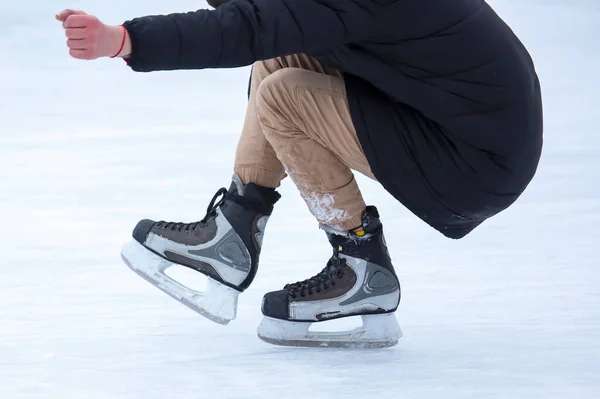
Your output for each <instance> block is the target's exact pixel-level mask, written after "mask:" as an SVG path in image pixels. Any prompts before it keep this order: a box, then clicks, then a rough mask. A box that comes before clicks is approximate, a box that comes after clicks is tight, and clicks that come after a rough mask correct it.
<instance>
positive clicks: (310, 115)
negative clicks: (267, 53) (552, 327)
mask: <svg viewBox="0 0 600 399" xmlns="http://www.w3.org/2000/svg"><path fill="white" fill-rule="evenodd" d="M351 169H354V170H357V171H359V172H361V173H363V174H364V175H366V176H368V177H370V178H374V177H373V174H372V172H371V169H370V167H369V164H368V162H367V159H366V157H365V155H364V153H363V151H362V149H361V147H360V143H359V142H358V139H357V137H356V131H355V130H354V125H353V123H352V120H351V117H350V112H349V108H348V103H347V99H346V90H345V86H344V81H343V79H342V78H341V75H340V73H339V72H338V71H336V70H333V69H328V68H324V67H323V66H321V65H320V64H319V62H318V61H316V60H315V59H314V58H311V57H309V56H306V55H293V56H287V57H281V58H276V59H272V60H268V61H262V62H258V63H256V64H255V65H254V67H253V72H252V86H251V91H250V101H249V103H248V110H247V113H246V121H245V124H244V129H243V132H242V136H241V138H240V142H239V144H238V148H237V152H236V162H235V173H237V174H238V175H239V176H240V177H241V178H242V181H244V183H249V182H253V183H256V184H259V185H262V186H266V187H277V186H279V184H280V182H281V180H282V179H283V178H284V176H285V174H286V173H287V174H288V175H289V176H290V177H291V179H292V180H293V181H294V183H295V184H296V186H297V187H298V189H299V191H300V194H301V195H302V197H303V198H304V200H305V201H306V203H307V205H308V208H309V210H310V211H311V213H312V214H313V215H314V216H315V217H316V218H317V220H318V221H319V222H320V223H322V224H324V225H327V226H329V227H333V228H335V229H340V230H349V229H352V228H355V227H357V226H360V224H361V215H362V212H363V211H364V209H365V202H364V200H363V198H362V195H361V193H360V190H359V188H358V185H357V183H356V180H355V179H354V175H353V174H352V171H351Z"/></svg>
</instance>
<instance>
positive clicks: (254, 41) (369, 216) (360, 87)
mask: <svg viewBox="0 0 600 399" xmlns="http://www.w3.org/2000/svg"><path fill="white" fill-rule="evenodd" d="M210 4H211V5H212V6H214V7H217V6H218V7H217V8H216V9H211V10H198V11H195V12H189V13H178V14H171V15H162V16H160V15H157V16H146V17H142V18H136V19H133V20H130V21H126V22H124V23H123V24H122V25H115V26H113V25H105V24H103V23H102V22H100V21H99V20H98V19H97V18H96V17H93V16H91V15H86V14H85V13H83V12H80V11H73V10H65V11H62V12H61V13H59V14H58V15H57V16H56V18H57V19H58V20H59V21H62V22H63V26H64V28H65V32H66V35H67V37H68V41H67V46H68V48H69V52H70V54H71V56H73V57H75V58H78V59H86V60H90V59H95V58H98V57H113V58H116V57H120V58H124V59H125V60H126V62H127V64H128V65H129V67H131V68H132V69H133V70H134V71H138V72H150V71H160V70H179V69H205V68H235V67H240V66H247V65H253V68H252V76H251V82H250V90H249V102H248V106H247V110H246V119H245V123H244V126H243V128H242V131H241V135H240V139H239V144H238V146H237V151H236V156H235V164H234V165H233V173H234V175H233V180H232V182H231V186H230V187H229V189H225V188H222V189H220V190H218V191H217V193H216V194H215V196H214V198H213V199H212V201H211V202H210V204H209V206H208V210H207V213H206V215H205V216H204V218H203V219H202V220H199V221H194V222H193V223H179V222H166V221H158V222H155V221H153V220H142V221H140V222H139V223H138V225H137V226H136V227H135V229H134V230H133V240H132V242H131V243H130V244H127V245H126V246H125V247H124V248H123V251H122V256H123V259H124V260H125V262H126V263H127V264H128V265H129V266H130V267H131V268H132V269H133V270H134V271H136V272H137V273H138V274H140V275H141V276H142V277H144V278H145V279H147V280H148V281H150V282H151V283H152V284H154V285H156V286H157V287H158V288H160V289H161V290H163V291H165V292H166V293H168V294H169V295H171V296H173V297H174V298H175V299H177V300H179V301H180V302H182V303H184V304H185V305H187V306H189V307H190V308H192V309H194V310H196V311H197V312H199V313H200V314H203V315H204V316H206V317H208V318H210V319H211V320H213V321H216V322H218V323H222V324H227V323H228V322H229V321H230V320H232V319H234V318H235V316H236V307H237V299H238V295H239V294H240V293H241V292H243V291H244V290H245V289H247V288H248V287H249V286H250V284H251V283H252V280H253V279H254V277H255V275H256V272H257V269H258V265H259V254H260V251H261V244H262V241H263V235H264V234H265V230H266V227H267V221H268V219H269V216H270V215H271V213H272V212H273V209H274V206H275V204H276V203H277V201H278V200H279V198H280V195H279V194H278V193H277V191H276V189H277V188H278V187H279V185H280V184H281V183H282V181H283V180H284V178H285V177H286V176H289V178H290V180H291V181H292V182H293V183H294V184H295V185H296V187H297V188H298V191H299V193H300V195H301V196H302V197H303V198H304V200H305V202H306V204H307V205H308V209H309V210H310V211H311V213H312V214H313V215H314V217H315V218H316V219H317V221H318V223H319V226H320V227H321V228H322V229H323V230H324V231H325V233H326V236H327V238H328V240H329V242H330V243H331V246H332V249H333V255H332V256H331V258H330V259H329V261H328V262H327V264H326V266H325V268H324V269H323V270H322V271H321V272H319V273H318V274H316V275H315V276H313V277H311V278H308V279H306V280H304V281H300V282H297V283H293V284H288V285H286V286H285V287H284V288H283V289H281V290H278V291H274V292H269V293H267V294H266V295H265V296H264V299H263V302H262V313H263V314H264V316H265V317H264V319H263V321H262V323H261V325H260V327H259V329H258V335H259V336H260V338H261V339H263V340H264V341H267V342H270V343H274V344H280V345H300V346H311V345H312V346H352V347H385V346H392V345H395V344H396V343H397V342H398V339H399V337H400V336H401V331H400V328H399V326H398V323H397V321H396V317H395V312H396V309H397V308H398V304H399V302H400V284H399V282H398V278H397V275H396V272H395V271H394V267H393V265H392V261H391V259H390V256H389V254H388V250H387V247H386V242H385V239H384V235H383V229H382V223H381V221H380V216H379V213H378V211H377V209H376V208H375V207H374V206H367V205H366V204H365V202H364V200H363V197H362V195H361V192H360V189H359V187H358V185H357V183H356V180H355V178H354V174H353V171H357V172H359V173H362V174H363V175H365V176H368V177H369V178H371V179H374V180H376V181H378V182H379V183H380V184H381V185H383V187H384V188H385V189H386V190H387V191H388V192H389V193H390V194H391V195H393V196H394V197H395V198H396V199H397V200H398V201H399V202H400V203H402V204H403V205H404V206H405V207H407V208H408V209H409V210H410V211H412V212H413V213H414V214H415V215H416V216H417V217H419V218H420V219H422V220H423V221H424V222H425V223H427V224H429V225H430V226H431V227H432V228H434V229H436V230H438V231H439V232H440V233H442V234H443V235H445V236H447V237H449V238H452V239H459V238H462V237H464V236H465V235H467V234H469V233H470V232H471V231H473V230H474V229H475V228H476V227H477V226H479V225H480V224H481V223H482V222H484V221H485V220H486V219H488V218H490V217H492V216H494V215H496V214H498V213H499V212H501V211H503V210H504V209H506V208H507V207H509V206H510V205H511V204H513V203H514V201H515V200H517V198H518V197H519V196H520V195H521V194H522V193H523V191H524V190H525V189H526V187H527V186H528V184H529V183H530V181H531V180H532V178H533V176H534V175H535V172H536V169H537V165H538V162H539V159H540V155H541V150H542V104H541V94H540V85H539V81H538V78H537V75H536V72H535V68H534V64H533V62H532V59H531V57H530V55H529V54H528V51H527V50H526V48H525V47H524V46H523V44H522V43H521V42H520V40H519V39H518V38H517V36H516V35H515V34H514V33H513V32H512V31H511V29H510V28H509V27H508V26H507V25H506V24H505V23H504V22H503V21H502V19H501V18H500V17H499V16H498V15H497V14H496V13H495V12H494V11H493V10H492V8H491V7H490V6H489V5H488V4H487V3H486V2H485V1H483V0H453V1H448V0H401V1H400V0H398V1H396V0H230V1H227V0H225V1H210ZM297 249H298V248H296V247H295V246H294V245H293V244H291V243H290V256H292V257H293V253H294V251H295V250H297ZM173 264H177V265H183V266H186V267H189V268H191V269H194V270H197V271H198V272H200V273H203V274H205V275H206V276H208V280H209V283H208V287H207V290H206V292H204V293H198V292H196V291H192V290H190V289H188V288H186V287H183V286H182V285H180V284H179V283H178V282H176V281H175V280H173V279H171V278H169V277H167V276H166V275H165V274H164V270H165V269H166V268H167V267H169V266H171V265H173ZM281 267H285V265H281ZM321 267H322V266H321ZM321 267H319V268H318V269H320V268H321ZM318 269H317V270H318ZM348 316H361V317H362V319H363V322H364V323H363V326H362V327H360V328H357V329H355V330H352V331H348V332H339V333H335V332H321V333H313V332H309V327H310V325H311V324H312V323H314V322H321V321H325V320H331V319H335V318H340V317H348Z"/></svg>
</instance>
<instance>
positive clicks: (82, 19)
mask: <svg viewBox="0 0 600 399" xmlns="http://www.w3.org/2000/svg"><path fill="white" fill-rule="evenodd" d="M96 21H97V18H95V17H93V16H91V15H87V14H83V15H80V14H73V15H69V16H68V17H67V18H66V19H65V21H64V22H63V27H64V28H65V29H67V28H86V27H88V26H89V25H93V24H94V23H95V22H96Z"/></svg>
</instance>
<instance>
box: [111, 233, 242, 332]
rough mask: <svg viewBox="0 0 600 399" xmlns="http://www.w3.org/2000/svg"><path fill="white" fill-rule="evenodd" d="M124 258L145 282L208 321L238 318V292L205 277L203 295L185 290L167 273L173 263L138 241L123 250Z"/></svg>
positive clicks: (223, 322)
mask: <svg viewBox="0 0 600 399" xmlns="http://www.w3.org/2000/svg"><path fill="white" fill-rule="evenodd" d="M121 258H122V259H123V261H124V262H125V264H126V265H127V266H129V268H130V269H131V270H133V271H134V272H135V273H137V274H138V275H139V276H140V277H142V278H143V279H144V280H146V281H148V282H149V283H150V284H152V285H153V286H155V287H157V288H158V289H160V290H161V291H163V292H164V293H166V294H167V295H169V296H170V297H172V298H173V299H175V300H177V301H178V302H180V303H182V304H184V305H185V306H187V307H188V308H190V309H192V310H193V311H194V312H196V313H198V314H200V315H202V316H204V317H206V318H207V319H209V320H211V321H214V322H215V323H218V324H222V325H227V324H229V322H230V321H231V320H233V319H235V317H236V313H237V303H238V296H239V294H240V292H239V291H237V290H234V289H233V288H230V287H228V286H226V285H224V284H221V283H219V282H218V281H216V280H213V279H212V278H210V277H206V279H207V285H206V290H205V291H204V292H200V291H196V290H193V289H191V288H189V287H186V286H185V285H183V284H181V283H179V282H178V281H176V280H174V279H173V278H171V277H169V276H168V275H167V274H166V273H165V271H166V270H167V269H168V268H169V267H171V266H173V263H172V262H171V261H168V260H166V259H164V258H162V257H160V256H158V255H157V254H155V253H153V252H151V251H149V250H148V249H146V248H145V247H144V246H143V245H141V244H140V243H138V242H137V241H135V240H133V241H132V242H130V243H129V244H126V245H125V246H124V247H123V249H122V250H121Z"/></svg>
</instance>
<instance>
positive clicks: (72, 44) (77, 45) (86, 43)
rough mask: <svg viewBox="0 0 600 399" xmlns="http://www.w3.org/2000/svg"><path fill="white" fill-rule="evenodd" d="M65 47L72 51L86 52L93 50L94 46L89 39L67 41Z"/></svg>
mask: <svg viewBox="0 0 600 399" xmlns="http://www.w3.org/2000/svg"><path fill="white" fill-rule="evenodd" d="M67 47H68V48H70V49H73V50H87V49H90V48H94V44H93V43H92V42H91V40H89V39H67Z"/></svg>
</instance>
